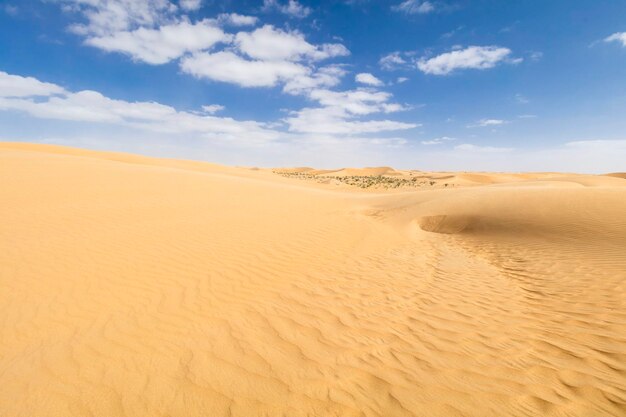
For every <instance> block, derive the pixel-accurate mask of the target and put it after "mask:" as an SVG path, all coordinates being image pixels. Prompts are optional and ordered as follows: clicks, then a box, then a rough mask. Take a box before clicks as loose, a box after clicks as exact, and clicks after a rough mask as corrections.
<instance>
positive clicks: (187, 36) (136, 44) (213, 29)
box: [85, 19, 232, 65]
mask: <svg viewBox="0 0 626 417" xmlns="http://www.w3.org/2000/svg"><path fill="white" fill-rule="evenodd" d="M231 39H232V36H231V35H228V34H226V33H224V32H223V31H222V29H220V28H219V27H217V26H216V25H215V24H214V22H213V21H211V20H208V19H205V20H202V21H200V22H197V23H193V24H192V23H189V22H188V21H181V22H178V23H175V24H171V25H164V26H161V27H159V28H158V29H146V28H143V27H142V28H139V29H136V30H134V31H130V32H129V31H120V32H115V33H114V34H112V35H108V36H101V37H90V38H87V40H86V41H85V43H86V44H87V45H90V46H94V47H96V48H100V49H102V50H105V51H107V52H120V53H123V54H126V55H129V56H131V57H132V58H133V59H134V60H136V61H142V62H146V63H148V64H152V65H159V64H165V63H167V62H169V61H172V60H174V59H177V58H180V57H181V56H182V55H183V54H185V53H189V52H195V51H199V50H206V49H209V48H211V47H212V46H214V45H215V44H217V43H220V42H230V40H231Z"/></svg>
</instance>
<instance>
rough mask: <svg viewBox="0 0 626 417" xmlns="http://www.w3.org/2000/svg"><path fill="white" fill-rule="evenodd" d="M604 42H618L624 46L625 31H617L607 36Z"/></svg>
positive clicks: (625, 42) (625, 41) (625, 39)
mask: <svg viewBox="0 0 626 417" xmlns="http://www.w3.org/2000/svg"><path fill="white" fill-rule="evenodd" d="M604 42H620V43H621V44H622V46H624V47H626V32H617V33H614V34H612V35H611V36H607V37H606V38H605V39H604Z"/></svg>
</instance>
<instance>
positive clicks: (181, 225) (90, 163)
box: [0, 143, 626, 417]
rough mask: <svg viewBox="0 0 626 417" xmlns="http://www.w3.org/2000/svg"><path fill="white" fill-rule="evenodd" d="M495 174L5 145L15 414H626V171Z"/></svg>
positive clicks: (6, 294) (0, 400)
mask: <svg viewBox="0 0 626 417" xmlns="http://www.w3.org/2000/svg"><path fill="white" fill-rule="evenodd" d="M385 169H387V168H385ZM360 174H361V173H360ZM375 174H376V175H378V174H380V173H379V172H376V173H375ZM491 177H492V180H487V179H486V178H489V175H487V174H481V178H480V180H481V182H484V183H485V184H484V185H480V186H473V187H465V188H464V187H460V188H455V189H434V190H417V191H416V190H409V191H406V192H396V193H384V192H376V193H365V192H362V193H359V192H350V193H347V192H342V191H341V190H335V189H331V188H328V189H325V188H324V187H322V186H320V185H319V184H310V183H308V182H306V181H298V180H295V179H288V178H284V177H282V176H279V175H274V174H272V173H271V172H268V171H264V170H248V169H244V168H227V167H220V166H217V165H211V164H202V163H197V162H185V161H168V160H159V159H151V158H145V157H138V156H137V157H135V156H132V155H120V154H108V153H101V152H88V151H80V150H71V149H68V148H62V147H51V146H40V145H24V144H10V143H4V144H0V185H1V186H0V202H1V203H2V204H0V386H1V387H2V389H0V416H3V417H5V416H7V417H8V416H11V417H13V416H59V417H60V416H64V417H66V416H98V417H100V416H133V417H139V416H171V417H178V416H180V417H182V416H246V417H251V416H429V417H430V416H505V415H510V416H537V415H545V416H620V415H626V186H625V184H626V181H624V184H622V182H621V181H618V179H616V178H611V177H601V176H597V177H595V176H587V177H585V176H576V177H570V176H563V177H558V176H557V177H555V178H552V177H550V179H548V180H546V179H545V178H543V177H542V179H540V180H539V179H537V178H534V177H532V176H529V177H528V179H527V180H523V181H522V180H516V181H515V182H514V183H507V182H506V181H505V180H504V179H503V178H506V177H503V176H498V175H497V174H493V175H492V176H491ZM544 177H545V176H544ZM583 177H584V178H583Z"/></svg>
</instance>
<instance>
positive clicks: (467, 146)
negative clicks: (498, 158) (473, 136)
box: [454, 143, 514, 153]
mask: <svg viewBox="0 0 626 417" xmlns="http://www.w3.org/2000/svg"><path fill="white" fill-rule="evenodd" d="M454 149H455V150H457V151H468V152H482V153H502V152H511V151H513V150H514V149H513V148H502V147H495V146H478V145H472V144H471V143H464V144H461V145H457V146H455V147H454Z"/></svg>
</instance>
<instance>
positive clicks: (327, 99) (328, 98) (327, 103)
mask: <svg viewBox="0 0 626 417" xmlns="http://www.w3.org/2000/svg"><path fill="white" fill-rule="evenodd" d="M308 96H309V98H310V99H311V100H315V101H317V102H319V103H320V104H321V105H322V106H324V107H334V108H341V109H342V110H343V111H345V112H348V113H351V114H358V115H366V114H372V113H381V112H382V113H393V112H397V111H401V110H404V107H402V106H401V105H399V104H396V103H389V99H390V98H391V94H389V93H386V92H383V91H374V90H370V89H357V90H349V91H331V90H324V89H315V90H312V91H310V92H309V94H308Z"/></svg>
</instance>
